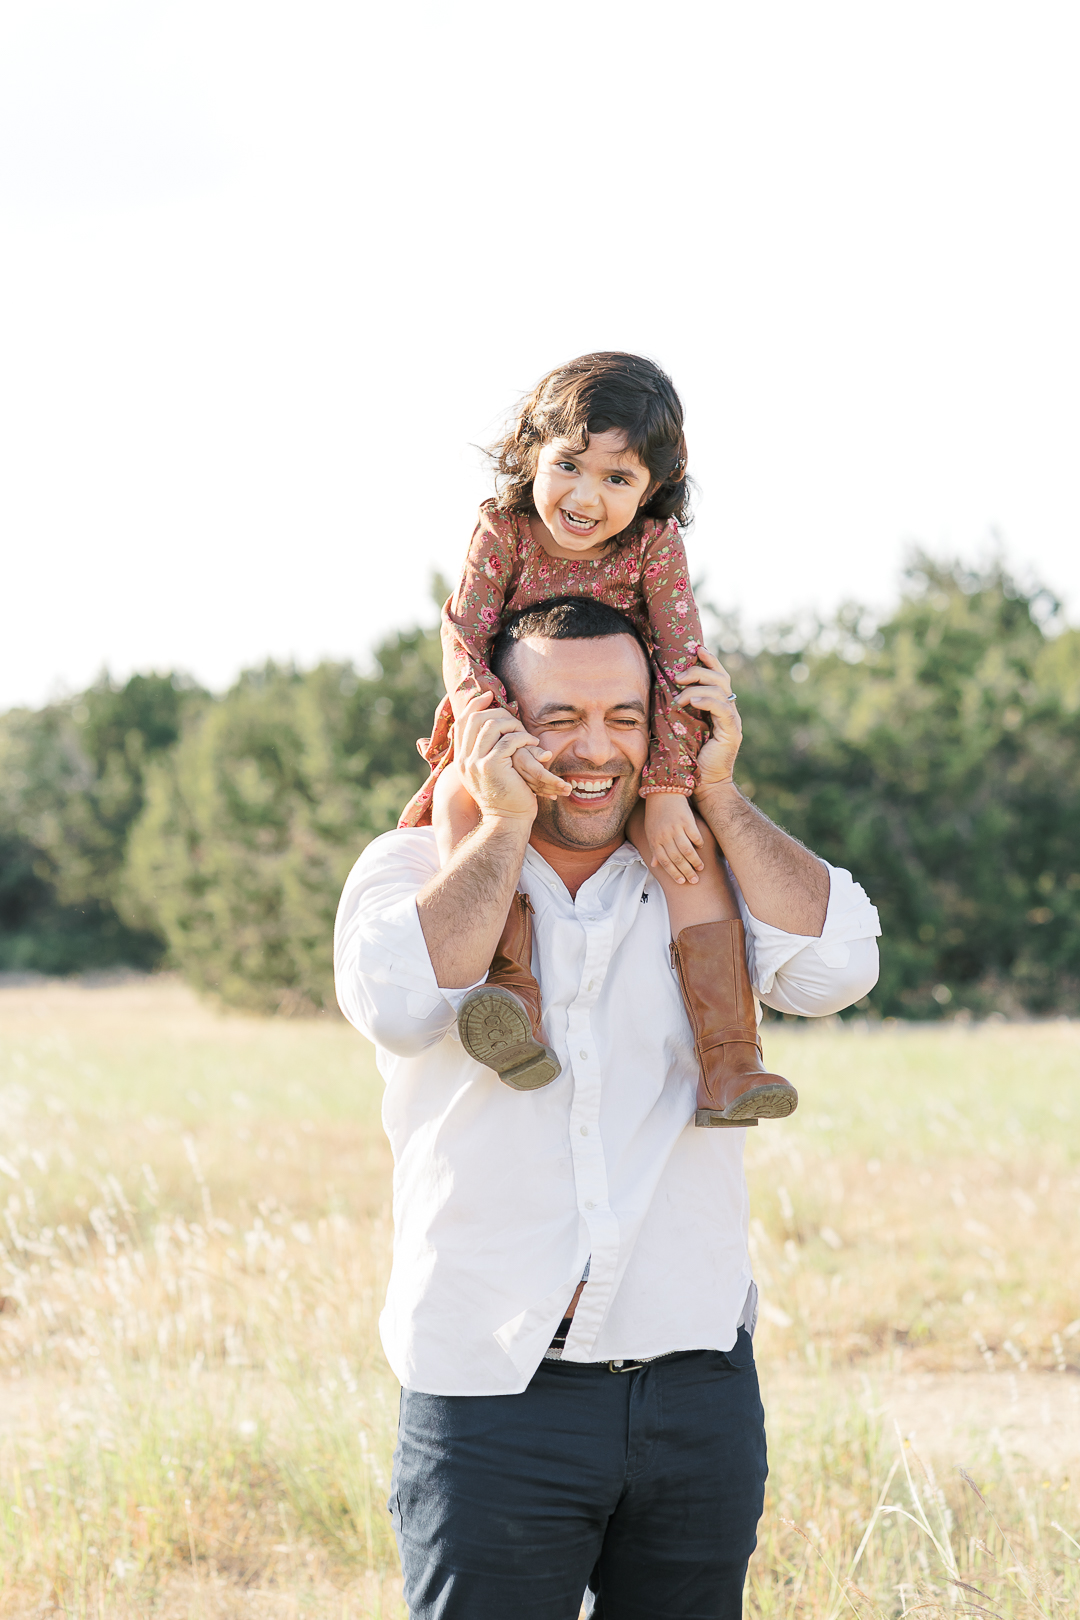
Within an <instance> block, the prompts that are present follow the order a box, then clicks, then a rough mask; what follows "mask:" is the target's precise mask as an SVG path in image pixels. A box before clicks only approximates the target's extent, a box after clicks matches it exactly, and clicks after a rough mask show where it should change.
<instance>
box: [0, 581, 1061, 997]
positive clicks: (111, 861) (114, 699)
mask: <svg viewBox="0 0 1080 1620" xmlns="http://www.w3.org/2000/svg"><path fill="white" fill-rule="evenodd" d="M440 588H441V587H440ZM443 594H445V592H444V593H443ZM1057 613H1058V606H1057V604H1056V603H1055V601H1054V600H1053V598H1052V597H1050V596H1049V594H1048V593H1047V592H1045V591H1040V590H1026V591H1025V590H1024V589H1021V588H1020V586H1018V585H1017V584H1016V582H1015V581H1013V580H1012V579H1010V578H1009V576H1008V575H1007V573H1006V572H1005V571H1004V570H1003V569H1002V568H1001V567H1000V566H991V567H989V568H987V569H985V570H984V571H982V572H981V573H975V572H971V571H969V570H965V569H964V568H962V567H960V566H959V565H953V566H944V565H942V564H940V563H935V562H933V561H931V560H930V559H928V558H925V557H916V558H915V560H914V562H913V563H912V566H911V568H910V570H909V574H908V578H907V584H906V588H905V592H904V595H903V598H902V600H901V602H900V605H899V607H898V608H897V610H896V611H895V612H894V613H893V614H892V615H891V617H890V618H889V619H888V620H887V621H885V622H883V623H875V622H873V621H872V620H871V619H870V618H869V616H868V615H867V614H866V612H865V611H864V610H862V609H859V608H857V607H854V606H852V607H848V608H846V609H844V610H843V611H842V612H841V613H840V614H838V615H837V616H836V618H835V619H833V620H832V621H830V622H829V623H816V624H814V625H811V626H809V627H803V628H801V629H800V628H797V627H792V626H787V627H780V628H779V629H777V630H776V631H775V632H774V633H772V634H771V635H770V636H769V637H768V638H767V639H766V643H765V645H764V646H763V647H760V648H757V649H754V650H752V649H751V648H750V647H749V646H748V645H747V644H746V643H745V641H744V640H743V639H741V638H740V637H739V636H738V634H737V630H736V628H735V627H734V626H733V625H731V624H730V623H729V624H726V625H724V626H723V635H722V638H721V640H722V646H723V648H724V651H723V655H722V656H723V657H724V659H725V661H726V662H727V664H728V666H729V667H730V668H731V670H732V673H733V675H734V677H735V684H736V686H737V688H738V691H739V700H740V708H741V710H742V713H743V716H744V719H745V726H746V738H745V742H744V745H743V751H742V754H741V756H740V767H739V779H740V782H741V785H742V786H743V787H744V790H746V791H747V792H749V793H750V794H751V795H752V796H753V797H754V798H755V800H756V802H757V803H758V804H759V805H760V806H761V807H762V809H763V810H765V811H766V813H767V814H769V815H770V816H772V817H773V818H774V819H775V820H776V821H777V822H779V823H780V825H781V826H785V827H787V828H788V829H789V830H790V831H791V832H793V833H794V834H795V835H796V836H797V837H799V838H802V839H803V840H804V841H805V842H806V843H807V844H808V845H809V846H810V847H811V848H812V849H815V850H817V851H818V852H819V853H820V854H822V855H823V856H825V857H826V858H827V859H828V860H830V861H832V862H833V863H834V864H836V865H839V866H846V867H848V868H849V869H850V870H851V871H852V872H853V873H854V875H855V876H856V878H858V880H859V881H860V882H861V883H863V884H864V885H865V887H866V889H867V891H868V892H869V893H870V895H871V897H872V898H873V900H874V901H875V903H876V904H877V906H878V909H879V911H880V914H881V922H882V928H883V933H884V937H883V940H882V975H881V982H880V984H879V985H878V987H877V988H876V989H875V990H874V991H873V993H872V995H871V998H870V1004H871V1007H872V1008H874V1009H876V1010H877V1011H879V1012H880V1013H882V1014H884V1015H898V1016H907V1017H918V1018H927V1017H938V1016H941V1015H942V1014H943V1013H947V1014H949V1015H951V1014H953V1013H955V1012H956V1011H957V1010H958V1009H964V1008H967V1009H970V1010H971V1011H973V1012H975V1013H980V1014H983V1013H986V1012H989V1011H991V1010H995V1009H997V1010H1001V1011H1004V1012H1006V1013H1008V1014H1016V1013H1024V1012H1029V1013H1036V1014H1039V1013H1046V1012H1049V1011H1051V1010H1061V1011H1077V1010H1080V845H1078V841H1077V835H1076V829H1077V827H1078V826H1080V632H1078V631H1076V630H1069V629H1062V628H1061V626H1060V624H1059V623H1058V622H1056V615H1057ZM1051 632H1057V633H1051ZM441 692H442V683H441V676H440V656H439V644H438V636H437V633H436V632H435V631H434V630H410V631H405V632H401V633H399V634H397V635H395V636H392V637H390V638H389V639H388V640H387V641H386V642H385V643H384V645H383V646H382V647H380V648H379V650H378V653H377V657H376V667H375V668H374V670H373V671H372V673H371V674H370V675H367V676H365V677H360V676H358V675H357V674H356V672H355V671H354V670H353V669H352V668H351V667H350V666H348V665H342V664H330V663H326V664H322V665H320V666H319V667H318V668H317V669H314V670H311V671H309V672H307V673H301V672H298V671H296V670H294V669H285V668H279V667H276V666H274V665H267V666H266V668H265V669H262V670H257V671H251V672H249V673H247V674H245V675H244V676H242V677H241V679H240V680H239V681H238V682H237V684H236V685H235V686H234V687H233V689H232V690H231V691H230V692H228V693H227V694H226V695H225V696H224V697H222V698H220V699H217V700H212V699H210V698H209V697H207V695H206V694H205V693H201V692H199V691H197V690H195V689H194V688H192V687H190V685H188V684H186V683H185V682H183V681H182V680H180V679H179V678H177V677H169V676H136V677H134V679H133V680H131V681H129V682H128V683H127V685H126V686H124V687H122V688H118V687H115V686H113V685H112V684H111V683H109V682H108V681H107V680H102V681H100V682H99V683H98V684H97V686H95V687H94V688H93V689H92V690H91V691H90V692H87V693H85V694H84V695H83V696H82V697H81V698H79V699H75V700H73V701H72V702H70V703H67V704H60V705H53V706H52V707H50V708H48V709H45V710H43V711H41V712H40V713H39V714H30V713H28V712H26V711H16V712H13V713H12V714H9V715H6V716H0V968H13V967H14V968H36V969H39V970H41V971H47V972H69V971H73V970H76V969H85V968H87V967H100V966H106V965H108V964H110V963H114V962H120V961H124V962H130V963H133V964H136V965H153V964H155V963H157V962H159V961H168V962H170V963H172V964H173V965H175V966H177V967H179V968H180V969H181V971H182V972H183V973H184V975H185V977H187V978H188V979H189V980H190V982H192V983H193V984H196V985H198V986H199V987H200V988H202V989H204V990H210V991H213V992H216V993H217V994H218V995H220V996H221V997H223V998H224V999H226V1000H227V1001H230V1002H232V1003H233V1004H235V1005H239V1006H247V1007H251V1008H261V1009H273V1008H277V1009H281V1010H284V1011H290V1010H303V1009H306V1008H321V1007H330V1006H332V1005H333V987H332V979H331V958H330V952H331V933H332V926H333V917H334V910H335V907H336V903H337V898H338V894H339V893H340V889H341V885H342V882H343V881H344V878H345V875H346V873H347V872H348V870H349V867H350V866H351V865H352V863H353V861H354V860H355V859H356V857H357V855H358V854H359V852H360V850H361V849H362V848H363V847H364V845H365V844H366V843H367V842H368V841H369V840H370V839H371V838H373V837H375V836H377V835H378V834H379V833H380V832H383V831H385V830H386V829H387V828H389V827H391V826H393V825H394V822H395V820H396V818H397V815H398V812H399V810H400V808H401V805H402V804H403V803H404V801H405V800H406V799H407V798H408V797H409V795H410V794H411V793H412V791H413V790H414V788H415V787H416V786H417V785H418V783H419V782H420V781H421V779H422V775H423V769H424V767H423V765H422V763H421V761H420V759H419V758H418V756H417V754H416V749H415V739H416V738H417V737H418V736H421V735H422V734H423V733H425V732H426V731H428V730H429V728H430V723H431V717H432V714H433V712H434V709H435V705H436V703H437V701H438V698H439V696H440V695H441Z"/></svg>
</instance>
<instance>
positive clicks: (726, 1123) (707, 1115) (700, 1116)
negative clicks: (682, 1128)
mask: <svg viewBox="0 0 1080 1620" xmlns="http://www.w3.org/2000/svg"><path fill="white" fill-rule="evenodd" d="M694 1124H695V1125H707V1126H708V1125H711V1126H713V1127H719V1128H720V1129H721V1130H723V1129H725V1128H726V1129H727V1130H729V1131H730V1130H736V1131H745V1130H746V1129H748V1127H749V1126H751V1125H756V1124H757V1120H756V1119H725V1118H724V1116H723V1114H718V1113H717V1112H716V1110H715V1109H714V1108H699V1109H698V1111H697V1113H696V1114H695V1115H694Z"/></svg>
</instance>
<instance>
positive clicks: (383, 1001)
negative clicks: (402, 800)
mask: <svg viewBox="0 0 1080 1620" xmlns="http://www.w3.org/2000/svg"><path fill="white" fill-rule="evenodd" d="M495 657H496V659H497V664H498V669H499V673H500V675H501V677H502V679H503V680H504V682H505V684H506V686H507V689H508V690H509V692H510V693H511V695H512V696H513V698H514V699H515V701H516V703H517V706H518V708H519V711H520V716H521V718H520V720H518V719H516V718H515V717H514V716H513V715H510V714H508V713H505V712H503V711H501V710H500V711H492V710H491V709H490V708H489V707H487V704H488V699H487V697H486V696H485V697H484V698H480V699H477V700H475V702H474V703H473V704H472V705H470V709H469V712H468V713H467V715H466V717H465V719H464V723H463V724H461V725H460V726H459V728H458V735H457V746H456V755H457V758H458V761H459V763H460V766H461V769H462V772H463V775H464V779H465V782H466V784H467V786H468V788H469V791H470V793H471V794H472V796H473V798H474V799H475V800H476V802H477V804H478V806H479V807H480V813H481V814H480V823H479V825H478V827H477V828H476V830H475V831H474V832H473V833H472V834H471V835H470V836H469V837H467V838H466V839H464V840H463V841H462V842H461V843H460V844H459V845H458V847H457V848H456V850H455V851H454V853H453V856H452V858H451V859H450V861H449V862H448V864H447V865H446V866H445V867H443V868H442V869H440V868H439V861H438V855H437V853H436V850H435V842H434V835H433V834H432V833H431V832H430V831H429V830H428V829H409V830H406V831H396V832H391V833H387V834H386V835H385V836H384V837H382V838H380V839H377V840H376V841H375V842H374V843H373V844H371V845H370V846H369V847H368V848H367V849H366V850H365V851H364V854H363V855H362V856H361V858H360V860H359V861H358V862H357V864H356V866H355V868H354V869H353V872H352V874H351V875H350V877H349V880H348V882H347V884H346V887H345V892H344V894H343V896H342V901H341V907H340V910H339V914H338V925H337V938H336V966H337V982H338V996H339V1000H340V1002H341V1006H342V1009H343V1011H344V1012H345V1015H346V1017H348V1018H349V1019H350V1020H351V1021H352V1022H353V1023H354V1024H355V1025H356V1027H357V1028H358V1029H360V1030H361V1031H362V1032H363V1033H364V1034H365V1035H367V1036H368V1037H369V1039H371V1040H372V1041H374V1043H375V1045H376V1047H377V1049H378V1062H379V1067H380V1070H381V1072H382V1074H383V1076H384V1078H385V1080H386V1084H387V1089H386V1097H385V1102H384V1106H383V1119H384V1123H385V1126H386V1130H387V1133H388V1135H389V1137H390V1141H391V1144H392V1146H393V1150H394V1160H395V1174H394V1226H395V1246H394V1265H393V1271H392V1274H391V1279H390V1286H389V1290H388V1294H387V1301H386V1308H385V1310H384V1312H383V1316H382V1320H381V1330H382V1338H383V1344H384V1347H385V1349H386V1354H387V1357H388V1359H389V1361H390V1365H391V1366H392V1368H393V1369H394V1372H395V1373H396V1374H397V1376H398V1378H399V1379H400V1380H401V1383H402V1386H403V1391H402V1402H401V1415H400V1422H399V1437H398V1449H397V1452H396V1454H395V1463H394V1478H393V1486H392V1495H391V1502H390V1510H391V1513H392V1515H393V1517H394V1525H395V1530H396V1533H397V1537H398V1545H399V1547H400V1550H401V1559H402V1567H403V1570H404V1574H405V1595H406V1600H407V1602H408V1604H409V1612H410V1614H411V1615H412V1616H414V1617H423V1620H434V1617H439V1620H459V1617H460V1620H495V1617H496V1616H498V1617H499V1620H576V1616H577V1614H578V1609H579V1605H580V1603H581V1599H582V1594H583V1592H584V1593H585V1601H586V1613H588V1614H590V1615H592V1616H593V1617H594V1620H698V1617H701V1620H704V1617H705V1616H708V1617H710V1620H713V1617H716V1620H737V1617H738V1616H739V1615H740V1614H741V1612H742V1587H743V1582H744V1579H745V1574H746V1565H747V1560H748V1558H749V1556H750V1553H751V1552H752V1551H753V1548H754V1545H755V1530H756V1525H757V1520H758V1518H759V1517H760V1513H761V1507H762V1500H763V1489H764V1481H765V1474H766V1464H765V1436H764V1424H763V1414H762V1410H761V1404H760V1400H759V1397H758V1388H757V1376H756V1372H755V1369H754V1360H753V1349H752V1343H751V1337H750V1335H751V1334H752V1332H753V1327H754V1320H755V1315H756V1291H755V1289H754V1286H753V1282H752V1279H751V1275H750V1266H749V1260H748V1256H747V1246H746V1234H747V1195H746V1186H745V1181H744V1177H743V1171H742V1144H743V1140H744V1136H743V1133H742V1131H740V1130H738V1129H727V1130H702V1129H698V1128H696V1127H695V1123H694V1117H695V1102H696V1096H697V1084H698V1063H697V1058H696V1056H695V1052H694V1046H693V1036H692V1033H691V1029H690V1025H689V1022H688V1020H687V1016H686V1013H685V1011H684V1007H683V1001H682V997H681V995H680V991H679V986H678V983H677V981H676V978H675V974H674V971H673V968H672V965H671V958H670V955H669V943H670V933H669V928H668V919H667V910H666V905H665V901H664V898H663V893H662V890H661V888H660V885H659V883H658V882H657V881H656V880H655V878H654V876H653V875H652V874H651V872H650V871H649V869H648V868H647V867H646V866H645V864H644V862H643V861H642V860H641V858H640V856H639V855H638V853H637V851H636V850H635V849H634V848H633V846H632V845H631V844H629V843H627V842H626V841H625V838H624V829H625V825H626V821H627V818H628V816H629V815H630V812H631V810H632V809H633V807H634V805H635V803H636V802H637V797H638V784H639V781H640V777H641V771H642V768H643V766H644V764H645V760H646V757H647V754H648V746H649V736H648V713H649V665H648V661H647V657H646V654H645V651H644V649H643V647H642V645H641V643H640V641H639V640H638V638H637V635H636V632H635V631H634V629H633V627H632V626H631V625H630V624H629V622H628V621H627V620H625V619H623V618H622V617H621V615H620V614H618V613H616V612H615V611H614V610H613V609H611V608H608V607H606V606H604V605H603V604H598V603H593V602H589V601H586V600H584V599H572V600H569V601H564V602H563V603H561V604H560V603H553V604H547V605H545V606H544V607H540V608H536V609H533V610H530V611H528V612H527V613H525V614H521V615H517V616H516V617H515V618H514V619H511V620H510V621H509V622H508V624H507V625H506V627H505V628H504V630H503V632H502V634H501V636H500V639H499V643H498V645H497V647H496V649H495ZM694 674H695V676H696V680H695V682H694V683H693V684H692V685H691V686H690V687H689V690H690V691H691V692H692V702H693V705H694V707H695V708H696V709H697V710H698V711H699V712H701V713H704V714H708V715H709V716H710V717H711V720H712V737H711V740H710V741H708V742H707V743H706V745H705V747H704V748H703V749H702V752H701V756H700V760H699V765H700V786H699V789H698V792H697V796H696V802H697V807H698V811H699V814H700V815H702V816H703V817H704V819H705V820H706V822H707V823H708V824H709V826H710V827H711V829H712V831H713V833H714V835H715V837H716V839H717V842H718V843H719V845H720V847H721V848H722V849H723V851H724V853H725V856H726V858H727V862H728V866H729V868H730V872H731V875H732V879H733V883H734V898H735V900H736V901H737V902H738V904H739V907H740V909H741V914H742V916H743V919H744V922H745V926H746V949H747V956H748V963H749V969H750V974H751V978H752V980H753V984H754V988H755V991H756V993H757V994H758V996H759V997H760V999H761V1000H763V1001H765V1002H766V1003H767V1004H768V1005H769V1006H772V1007H775V1008H778V1009H781V1010H783V1011H789V1012H797V1013H803V1014H807V1015H811V1016H813V1015H820V1014H824V1013H831V1012H835V1011H837V1010H838V1009H839V1008H841V1007H844V1006H847V1005H849V1004H850V1003H851V1002H853V1001H855V1000H857V999H858V998H859V997H860V996H862V995H865V994H866V992H867V991H868V990H869V989H870V988H871V987H872V985H873V984H874V983H875V981H876V978H877V947H876V944H875V936H876V934H877V933H878V928H877V916H876V913H875V911H874V908H873V907H872V906H871V905H870V903H869V901H868V900H867V898H866V896H865V895H864V894H863V891H862V890H861V889H860V888H859V887H858V885H857V884H854V883H853V882H852V880H851V878H850V876H849V874H847V873H846V872H838V871H834V870H833V869H832V868H830V867H829V866H827V865H826V864H825V863H824V862H822V861H819V860H818V859H817V857H816V856H814V855H812V854H811V853H810V852H809V851H808V850H806V849H804V848H803V847H802V845H800V844H798V843H797V842H796V841H795V840H794V839H792V838H789V837H788V836H787V835H786V834H785V833H783V832H781V831H780V830H779V828H777V827H775V826H774V825H773V824H772V823H771V822H770V821H769V820H768V819H767V818H766V817H765V816H763V815H762V814H761V813H760V812H759V811H758V810H756V809H755V808H754V806H753V805H751V804H750V803H749V802H748V801H747V800H746V799H744V798H743V796H742V795H741V794H740V793H739V791H738V789H737V788H736V787H735V785H734V782H733V780H732V768H733V766H734V763H735V757H736V754H737V752H738V747H739V742H740V738H741V724H740V722H739V718H738V715H737V713H736V710H735V703H734V701H732V693H731V686H730V682H729V681H728V678H727V675H726V673H725V671H724V670H723V668H722V667H721V665H720V664H719V663H718V661H717V660H716V659H715V658H713V657H712V656H711V655H710V654H708V653H704V652H703V653H702V654H701V655H700V662H699V664H698V665H697V666H696V668H695V671H694ZM536 742H538V743H539V744H540V746H541V747H542V748H546V749H550V750H551V755H552V758H551V760H550V762H549V769H550V770H551V771H553V772H554V773H555V774H557V775H560V776H562V777H563V778H564V779H566V780H568V781H571V782H573V783H574V784H575V785H576V787H577V786H580V788H581V789H582V792H583V794H584V795H587V794H588V793H589V789H590V785H591V784H602V783H606V782H607V781H609V780H611V783H612V785H611V788H610V790H608V791H606V792H604V793H603V794H601V795H600V796H599V797H595V796H594V797H585V796H582V797H579V796H578V794H577V792H576V791H575V793H573V794H571V795H570V797H568V798H560V799H557V800H539V801H538V800H537V799H536V798H535V797H534V795H533V794H532V792H531V790H530V789H529V788H528V787H527V786H526V784H525V782H524V781H523V780H522V778H521V777H520V776H519V775H518V773H517V772H516V771H515V770H514V767H513V756H514V753H515V752H516V750H517V749H518V748H520V747H523V746H525V745H526V744H529V743H536ZM518 889H520V890H522V891H523V892H524V893H526V894H527V895H528V896H529V899H530V901H531V904H532V912H533V919H534V927H535V935H534V949H533V960H532V966H533V971H534V972H535V974H536V977H537V978H538V980H539V983H540V987H541V991H542V994H543V1002H544V1032H545V1038H546V1040H547V1042H548V1043H549V1044H550V1046H551V1047H552V1048H553V1049H554V1051H555V1052H556V1054H557V1056H558V1058H559V1061H560V1063H561V1067H562V1072H561V1074H560V1076H559V1077H558V1079H557V1080H555V1081H553V1082H552V1083H551V1084H550V1085H547V1086H545V1087H544V1088H542V1089H540V1090H536V1091H529V1092H520V1091H515V1090H511V1089H510V1088H509V1087H507V1086H503V1085H501V1084H500V1082H499V1079H498V1077H497V1076H496V1075H495V1074H494V1073H493V1072H492V1071H491V1070H490V1069H487V1068H483V1067H481V1066H480V1064H478V1063H476V1062H475V1061H474V1060H473V1059H471V1058H470V1057H469V1056H468V1054H467V1053H466V1052H465V1051H464V1050H463V1048H462V1046H461V1044H460V1042H459V1040H458V1039H457V1026H456V1010H457V1008H458V1006H459V1005H460V1004H461V1002H462V1001H463V999H464V998H465V996H466V995H467V994H468V992H469V991H470V990H471V989H473V988H474V987H475V986H476V985H477V984H478V983H480V982H482V981H483V979H484V977H485V974H486V972H487V969H488V965H489V963H490V961H491V958H492V954H493V952H494V951H495V947H496V945H497V943H498V941H499V939H500V934H501V932H502V929H503V925H504V922H505V920H506V917H507V910H508V907H509V906H510V903H511V901H512V899H513V896H514V894H515V891H516V890H518ZM764 1128H766V1129H772V1130H779V1129H783V1126H782V1125H780V1124H776V1123H771V1122H769V1121H765V1122H764ZM553 1341H554V1344H553ZM586 1588H587V1590H586Z"/></svg>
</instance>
